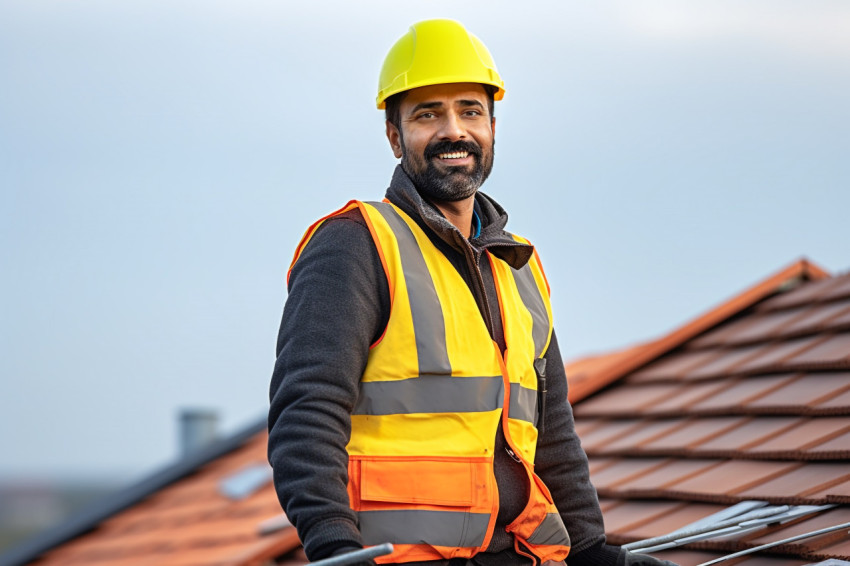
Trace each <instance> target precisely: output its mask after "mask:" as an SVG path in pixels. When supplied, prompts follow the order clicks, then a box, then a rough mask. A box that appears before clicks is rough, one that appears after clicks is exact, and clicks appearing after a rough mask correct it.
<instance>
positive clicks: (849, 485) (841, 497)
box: [809, 481, 850, 504]
mask: <svg viewBox="0 0 850 566" xmlns="http://www.w3.org/2000/svg"><path fill="white" fill-rule="evenodd" d="M809 497H811V498H812V499H826V501H827V502H828V503H848V504H850V481H845V482H841V483H837V484H835V485H831V486H829V487H827V488H825V489H823V490H821V491H816V492H813V493H810V494H809Z"/></svg>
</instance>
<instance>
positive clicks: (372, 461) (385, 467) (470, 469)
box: [360, 458, 476, 507]
mask: <svg viewBox="0 0 850 566" xmlns="http://www.w3.org/2000/svg"><path fill="white" fill-rule="evenodd" d="M475 476H476V474H475V465H474V464H473V463H472V462H468V461H463V460H460V461H458V460H448V459H446V460H443V459H439V460H429V459H425V458H417V459H393V458H369V459H362V460H360V499H361V500H362V501H376V502H386V503H402V504H403V503H418V504H423V505H444V506H451V507H470V506H472V505H473V503H474V501H475V492H476V485H475V483H476V481H475V480H476V478H475Z"/></svg>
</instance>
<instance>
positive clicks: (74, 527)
mask: <svg viewBox="0 0 850 566" xmlns="http://www.w3.org/2000/svg"><path fill="white" fill-rule="evenodd" d="M267 426H268V425H267V420H266V418H265V417H263V418H262V419H260V420H258V421H256V422H253V423H251V424H250V425H248V426H246V427H245V428H243V429H242V430H240V431H238V432H236V433H235V434H233V435H231V436H228V437H226V438H223V439H221V440H219V441H217V442H215V443H213V444H212V445H210V446H208V447H206V448H203V449H201V450H199V451H198V452H197V453H196V454H193V455H190V456H187V457H185V458H182V459H180V460H178V461H177V462H175V463H173V464H170V465H168V466H165V467H164V468H162V469H160V470H159V471H157V472H155V473H153V474H151V475H150V476H148V477H146V478H145V479H142V480H141V481H139V482H137V483H135V484H133V485H131V486H129V487H127V488H125V489H122V490H121V491H119V492H118V493H115V494H112V495H108V496H105V497H104V498H103V499H100V500H98V501H95V502H94V503H92V505H90V506H88V507H86V508H85V509H83V510H82V511H80V512H79V513H77V514H75V515H74V516H72V517H71V518H70V519H68V520H67V521H64V522H63V523H61V524H59V525H56V526H55V527H53V528H50V529H47V530H46V531H44V532H42V533H40V534H37V535H35V536H33V537H32V538H29V539H26V540H24V541H23V542H21V543H20V544H18V545H17V546H14V547H12V548H10V549H9V550H7V551H6V552H4V553H3V554H2V555H0V566H22V565H24V564H27V563H28V562H31V561H33V560H35V559H36V558H38V557H39V556H40V555H42V554H44V553H45V552H47V551H49V550H51V549H53V548H55V547H56V546H59V545H60V544H62V543H65V542H67V541H69V540H71V539H73V538H76V537H78V536H80V535H82V534H84V533H86V532H88V531H90V530H92V529H94V528H95V527H97V526H98V525H99V524H100V523H102V522H103V521H105V520H106V519H108V518H109V517H111V516H113V515H115V514H117V513H119V512H121V511H123V510H124V509H127V508H128V507H130V506H132V505H135V504H136V503H138V502H139V501H141V500H142V499H144V498H146V497H147V496H149V495H151V494H153V493H155V492H157V491H159V490H160V489H162V488H164V487H166V486H168V485H170V484H172V483H174V482H176V481H178V480H180V479H182V478H184V477H186V476H188V475H189V474H191V473H192V472H194V471H196V470H197V469H198V468H200V467H201V466H204V465H206V464H208V463H210V462H211V461H213V460H215V459H217V458H220V457H221V456H224V455H225V454H228V453H229V452H232V451H234V450H236V449H237V448H239V447H241V446H242V445H243V444H244V443H245V442H246V441H247V440H248V439H250V438H252V437H253V436H255V435H257V434H259V433H260V432H261V431H264V430H266V428H267Z"/></svg>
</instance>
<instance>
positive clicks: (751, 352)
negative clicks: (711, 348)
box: [684, 344, 773, 379]
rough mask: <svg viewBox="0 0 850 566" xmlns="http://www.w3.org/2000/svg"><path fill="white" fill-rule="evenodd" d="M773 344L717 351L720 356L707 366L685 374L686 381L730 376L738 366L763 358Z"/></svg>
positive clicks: (704, 365)
mask: <svg viewBox="0 0 850 566" xmlns="http://www.w3.org/2000/svg"><path fill="white" fill-rule="evenodd" d="M772 348H773V346H772V345H771V344H755V345H752V346H741V347H738V348H733V349H728V350H727V349H724V350H717V352H718V353H719V354H720V355H719V356H717V357H716V358H714V359H712V361H710V362H709V363H707V364H703V365H701V366H699V367H696V368H694V369H692V370H689V371H687V372H686V373H685V376H684V378H685V379H704V378H707V377H718V376H724V375H729V374H730V372H731V371H733V370H735V369H736V368H737V366H740V365H742V364H744V363H745V362H747V361H749V360H753V359H758V358H760V357H762V356H763V355H764V354H765V353H766V352H769V351H770V350H771V349H772Z"/></svg>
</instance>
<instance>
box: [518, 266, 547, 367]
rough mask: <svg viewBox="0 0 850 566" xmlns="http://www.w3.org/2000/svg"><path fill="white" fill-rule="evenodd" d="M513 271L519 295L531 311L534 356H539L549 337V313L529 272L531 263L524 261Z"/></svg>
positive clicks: (532, 275)
mask: <svg viewBox="0 0 850 566" xmlns="http://www.w3.org/2000/svg"><path fill="white" fill-rule="evenodd" d="M529 261H534V259H531V260H529ZM513 273H514V280H515V281H516V286H517V290H518V291H519V296H520V297H522V302H523V304H524V305H525V308H527V309H528V312H529V313H531V320H532V322H533V326H532V330H531V336H532V338H533V339H534V357H535V358H539V357H540V356H542V355H543V348H545V347H546V341H547V340H548V339H549V314H548V313H547V312H546V305H545V303H544V302H543V297H541V296H540V288H539V287H538V286H537V282H536V281H535V280H534V274H533V273H532V272H531V265H529V264H528V263H526V264H525V265H524V266H522V269H520V270H514V272H513Z"/></svg>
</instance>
